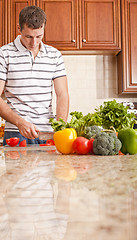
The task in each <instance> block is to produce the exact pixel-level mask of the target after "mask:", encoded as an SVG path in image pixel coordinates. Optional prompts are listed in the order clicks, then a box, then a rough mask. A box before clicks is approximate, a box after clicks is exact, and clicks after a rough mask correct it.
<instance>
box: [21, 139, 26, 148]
mask: <svg viewBox="0 0 137 240" xmlns="http://www.w3.org/2000/svg"><path fill="white" fill-rule="evenodd" d="M26 146H27V142H26V140H25V139H24V140H23V141H22V142H20V143H19V147H26Z"/></svg>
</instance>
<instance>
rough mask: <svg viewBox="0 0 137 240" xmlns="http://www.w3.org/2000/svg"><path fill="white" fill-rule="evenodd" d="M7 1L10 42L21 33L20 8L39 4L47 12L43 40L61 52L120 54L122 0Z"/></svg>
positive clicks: (8, 38) (8, 37) (8, 36)
mask: <svg viewBox="0 0 137 240" xmlns="http://www.w3.org/2000/svg"><path fill="white" fill-rule="evenodd" d="M0 1H1V2H4V0H3V1H2V0H0ZM6 1H7V9H8V10H7V12H8V14H7V30H6V32H7V42H11V41H13V40H14V39H15V38H16V36H17V35H18V34H19V32H18V27H17V25H18V22H19V12H20V10H21V9H22V8H24V7H25V6H29V5H37V6H39V7H41V8H42V9H43V10H44V11H45V12H46V15H47V25H46V31H45V35H44V39H43V41H44V43H46V44H49V45H52V46H54V47H56V48H58V49H59V50H62V51H63V50H64V51H70V50H76V51H77V50H79V51H80V52H82V50H90V51H91V50H92V51H94V53H95V54H97V53H98V52H99V51H102V50H103V51H105V50H107V51H108V52H109V53H111V52H112V53H114V54H117V53H118V52H119V51H120V49H121V37H120V36H121V34H120V0H103V1H102V0H6ZM72 53H73V52H72Z"/></svg>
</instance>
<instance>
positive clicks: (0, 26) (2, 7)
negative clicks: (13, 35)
mask: <svg viewBox="0 0 137 240" xmlns="http://www.w3.org/2000/svg"><path fill="white" fill-rule="evenodd" d="M6 6H7V5H6V0H0V47H1V46H2V45H4V44H5V42H6V38H7V35H6V32H7V27H6V16H7V8H6Z"/></svg>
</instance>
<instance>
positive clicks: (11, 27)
mask: <svg viewBox="0 0 137 240" xmlns="http://www.w3.org/2000/svg"><path fill="white" fill-rule="evenodd" d="M30 5H35V0H8V17H7V19H8V42H12V41H14V39H15V38H16V37H17V35H18V34H19V31H18V24H19V12H20V11H21V9H22V8H24V7H27V6H30Z"/></svg>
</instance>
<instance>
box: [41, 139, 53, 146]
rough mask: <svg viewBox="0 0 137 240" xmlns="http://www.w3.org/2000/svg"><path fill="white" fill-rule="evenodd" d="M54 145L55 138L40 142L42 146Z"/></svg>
mask: <svg viewBox="0 0 137 240" xmlns="http://www.w3.org/2000/svg"><path fill="white" fill-rule="evenodd" d="M53 145H55V143H54V140H53V139H48V140H47V141H46V143H41V144H40V146H53Z"/></svg>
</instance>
